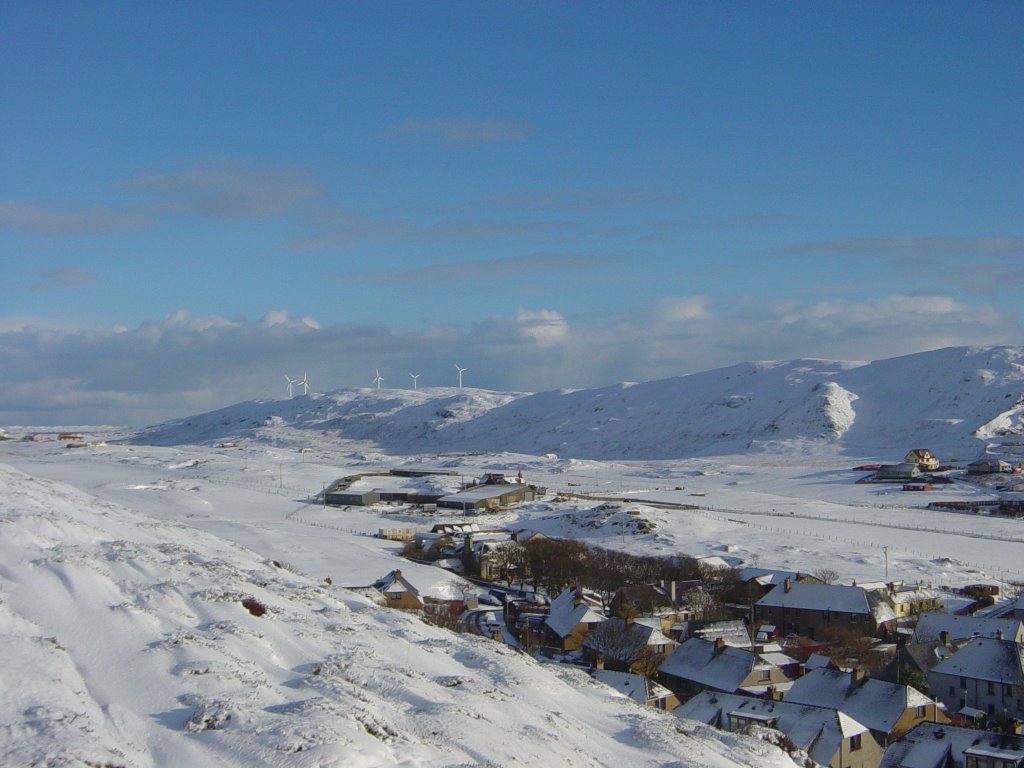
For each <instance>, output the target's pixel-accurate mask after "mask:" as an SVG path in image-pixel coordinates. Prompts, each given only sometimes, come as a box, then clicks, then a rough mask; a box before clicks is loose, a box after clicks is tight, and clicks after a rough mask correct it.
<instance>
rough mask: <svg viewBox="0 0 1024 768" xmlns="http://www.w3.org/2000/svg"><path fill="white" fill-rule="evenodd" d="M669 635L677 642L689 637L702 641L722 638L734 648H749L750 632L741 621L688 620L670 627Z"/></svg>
mask: <svg viewBox="0 0 1024 768" xmlns="http://www.w3.org/2000/svg"><path fill="white" fill-rule="evenodd" d="M669 635H670V636H671V637H672V638H673V639H675V640H679V641H683V640H687V639H689V638H691V637H699V638H701V639H703V640H711V641H713V640H715V639H717V638H722V640H724V641H725V644H726V645H731V646H733V647H735V648H750V647H751V645H752V644H751V642H750V630H749V629H747V625H746V624H744V623H743V620H742V619H718V620H697V619H695V620H690V621H680V622H677V623H675V624H673V625H672V627H671V628H670V630H669Z"/></svg>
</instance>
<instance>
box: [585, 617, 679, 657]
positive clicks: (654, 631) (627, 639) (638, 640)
mask: <svg viewBox="0 0 1024 768" xmlns="http://www.w3.org/2000/svg"><path fill="white" fill-rule="evenodd" d="M670 644H672V640H670V639H669V638H667V637H665V635H664V634H663V633H662V632H661V630H660V628H655V627H652V626H650V625H648V624H643V623H640V622H634V623H632V624H626V622H625V621H624V620H623V619H620V618H611V619H608V621H606V622H604V623H602V625H601V626H600V627H595V628H594V629H593V630H591V632H590V634H588V635H587V639H586V640H584V641H583V647H584V648H588V649H590V650H591V651H593V652H594V653H597V654H599V655H601V656H603V657H604V658H605V659H614V660H616V661H625V662H632V661H635V660H636V659H637V658H639V656H640V654H641V653H643V652H644V650H645V649H646V648H647V647H648V646H651V645H654V646H658V645H670Z"/></svg>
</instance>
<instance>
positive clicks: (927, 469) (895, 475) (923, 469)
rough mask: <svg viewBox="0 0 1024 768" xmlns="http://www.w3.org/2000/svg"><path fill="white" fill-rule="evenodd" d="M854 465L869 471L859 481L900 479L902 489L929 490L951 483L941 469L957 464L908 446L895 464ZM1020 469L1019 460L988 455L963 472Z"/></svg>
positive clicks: (1023, 469)
mask: <svg viewBox="0 0 1024 768" xmlns="http://www.w3.org/2000/svg"><path fill="white" fill-rule="evenodd" d="M855 469H857V470H864V471H870V472H871V474H870V475H867V476H865V477H863V478H861V479H860V480H858V482H861V483H902V485H903V490H905V491H930V490H932V488H933V487H934V485H936V484H948V483H951V482H952V480H951V479H950V478H949V477H947V476H946V474H945V473H946V472H948V471H950V470H953V469H957V467H953V466H942V463H941V462H940V461H939V459H938V458H937V457H936V456H935V454H934V453H932V452H931V451H930V450H929V449H927V448H912V449H911V450H909V451H908V452H907V455H906V456H904V457H903V461H901V462H899V463H897V464H865V465H862V466H860V467H855ZM1022 472H1024V466H1022V465H1021V464H1011V463H1010V462H1008V461H1004V460H1002V459H999V458H996V457H991V456H986V457H983V458H981V459H978V460H977V461H973V462H971V463H970V464H968V465H967V475H968V476H970V477H973V478H975V479H978V478H981V477H984V476H988V475H1005V474H1017V475H1020V474H1022Z"/></svg>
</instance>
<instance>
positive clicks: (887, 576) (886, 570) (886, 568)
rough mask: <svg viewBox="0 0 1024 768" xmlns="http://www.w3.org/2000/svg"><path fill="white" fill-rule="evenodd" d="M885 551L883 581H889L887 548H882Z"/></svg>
mask: <svg viewBox="0 0 1024 768" xmlns="http://www.w3.org/2000/svg"><path fill="white" fill-rule="evenodd" d="M882 549H883V550H885V580H886V581H889V547H888V546H884V547H882Z"/></svg>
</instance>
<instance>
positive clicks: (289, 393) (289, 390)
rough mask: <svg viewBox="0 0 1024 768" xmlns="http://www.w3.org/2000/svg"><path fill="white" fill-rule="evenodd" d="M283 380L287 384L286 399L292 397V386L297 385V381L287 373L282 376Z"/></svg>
mask: <svg viewBox="0 0 1024 768" xmlns="http://www.w3.org/2000/svg"><path fill="white" fill-rule="evenodd" d="M284 380H285V381H287V382H288V397H292V385H293V384H298V383H299V380H298V379H293V378H292V377H291V376H289V375H288V374H287V373H286V374H285V375H284Z"/></svg>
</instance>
